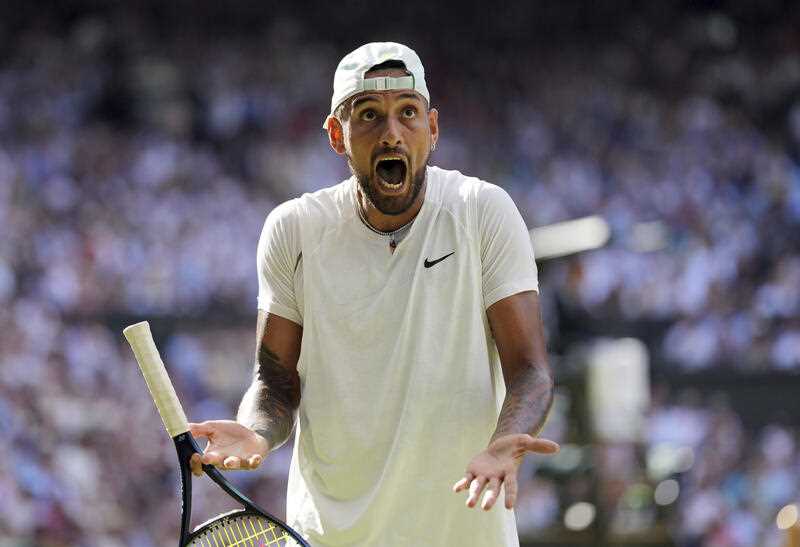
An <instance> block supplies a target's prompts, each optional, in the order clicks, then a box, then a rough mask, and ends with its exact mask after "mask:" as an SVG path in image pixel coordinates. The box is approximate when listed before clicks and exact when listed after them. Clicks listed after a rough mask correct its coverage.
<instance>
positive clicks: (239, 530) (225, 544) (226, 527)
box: [186, 515, 299, 547]
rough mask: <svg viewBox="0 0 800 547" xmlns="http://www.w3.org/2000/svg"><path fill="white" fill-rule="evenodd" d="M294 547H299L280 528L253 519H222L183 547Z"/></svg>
mask: <svg viewBox="0 0 800 547" xmlns="http://www.w3.org/2000/svg"><path fill="white" fill-rule="evenodd" d="M193 546H196V547H295V546H299V543H297V542H296V541H295V540H294V538H292V537H291V536H290V535H289V534H288V533H287V532H286V531H285V530H284V529H283V528H282V527H280V526H278V525H277V524H275V523H274V522H272V521H271V520H269V519H266V518H263V517H258V516H254V515H246V516H243V515H240V516H235V517H228V516H226V517H223V518H221V519H219V520H218V521H215V522H211V523H209V524H208V525H206V526H204V527H203V531H202V532H201V533H200V535H198V536H195V537H194V538H193V539H192V540H191V541H190V542H189V543H187V544H186V547H193Z"/></svg>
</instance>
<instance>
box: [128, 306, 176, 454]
mask: <svg viewBox="0 0 800 547" xmlns="http://www.w3.org/2000/svg"><path fill="white" fill-rule="evenodd" d="M122 334H124V335H125V338H126V339H127V340H128V343H129V344H130V345H131V349H133V354H134V355H135V356H136V361H137V362H138V363H139V368H140V369H142V376H144V381H145V382H146V383H147V387H148V388H149V389H150V395H152V396H153V401H154V402H155V404H156V408H157V409H158V413H159V414H161V420H162V421H163V422H164V427H166V428H167V433H169V436H170V437H173V438H174V437H177V436H178V435H180V434H182V433H186V432H187V431H189V424H188V423H187V422H186V414H184V412H183V407H182V406H181V403H180V401H179V400H178V396H177V395H176V394H175V388H174V387H173V386H172V382H171V381H170V379H169V376H168V375H167V369H166V368H164V362H163V361H162V360H161V356H160V355H159V354H158V348H157V347H156V343H155V341H154V340H153V334H152V333H151V332H150V324H149V323H148V322H147V321H142V322H141V323H136V324H135V325H130V326H129V327H126V328H125V329H124V330H123V331H122Z"/></svg>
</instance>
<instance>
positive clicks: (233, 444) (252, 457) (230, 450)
mask: <svg viewBox="0 0 800 547" xmlns="http://www.w3.org/2000/svg"><path fill="white" fill-rule="evenodd" d="M189 432H190V433H191V434H192V436H194V437H195V438H203V439H208V445H207V446H206V448H205V452H204V454H203V455H202V456H201V455H200V454H194V455H192V459H191V460H190V465H191V468H192V473H193V474H195V475H202V474H203V467H202V466H203V464H206V465H214V466H217V467H221V468H223V469H255V468H256V467H258V466H259V465H260V464H261V462H262V461H264V458H265V457H266V456H267V454H268V453H269V444H268V443H267V440H266V439H265V438H264V437H262V436H261V435H259V434H258V433H256V432H255V431H253V430H251V429H249V428H247V427H245V426H243V425H242V424H240V423H238V422H234V421H233V420H213V421H208V422H203V423H200V424H189Z"/></svg>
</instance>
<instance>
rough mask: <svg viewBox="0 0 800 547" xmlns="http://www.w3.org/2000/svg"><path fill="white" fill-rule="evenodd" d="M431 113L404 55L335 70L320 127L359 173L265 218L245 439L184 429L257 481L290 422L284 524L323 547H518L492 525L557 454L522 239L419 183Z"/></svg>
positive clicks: (434, 171) (484, 207) (449, 188)
mask: <svg viewBox="0 0 800 547" xmlns="http://www.w3.org/2000/svg"><path fill="white" fill-rule="evenodd" d="M429 101H430V96H429V93H428V89H427V87H426V83H425V74H424V69H423V67H422V63H421V62H420V60H419V57H417V55H416V53H415V52H414V51H412V50H411V49H409V48H408V47H406V46H403V45H401V44H396V43H371V44H366V45H364V46H362V47H360V48H358V49H356V50H355V51H353V52H352V53H350V54H349V55H347V56H345V57H344V58H343V59H342V61H341V62H340V63H339V66H338V68H337V70H336V74H335V77H334V91H333V98H332V101H331V113H330V115H329V116H328V118H327V119H326V120H325V125H324V128H325V129H326V131H327V133H328V138H329V141H330V145H331V147H332V148H333V150H334V151H335V152H336V153H337V154H340V155H343V156H345V157H346V158H347V162H348V164H349V166H350V169H351V171H352V173H353V176H352V177H351V178H350V179H348V180H345V181H344V182H341V183H340V184H338V185H336V186H333V187H331V188H326V189H323V190H320V191H318V192H315V193H313V194H306V195H303V196H302V197H300V198H297V199H294V200H291V201H288V202H286V203H284V204H282V205H280V206H279V207H277V208H276V209H275V210H273V211H272V212H271V213H270V214H269V216H268V218H267V221H266V223H265V225H264V230H263V232H262V234H261V240H260V242H259V247H258V259H257V260H258V274H259V283H260V289H259V299H258V303H259V316H258V317H259V320H258V327H257V330H258V349H257V362H256V369H255V378H254V380H253V383H252V385H251V386H250V388H249V389H248V390H247V392H246V393H245V395H244V398H243V400H242V403H241V406H240V408H239V413H238V416H237V422H233V421H214V422H205V423H203V424H192V428H191V430H192V433H193V434H194V435H196V436H199V437H206V438H208V439H209V444H208V446H207V447H206V452H205V454H204V455H203V457H202V462H203V463H208V464H214V465H217V466H220V467H223V468H225V469H242V468H245V469H253V468H255V467H257V466H258V465H259V463H260V462H261V461H262V459H263V458H264V457H265V456H266V455H267V454H268V453H269V451H270V450H273V449H275V448H277V447H278V446H280V445H281V444H282V443H283V442H285V441H286V439H287V438H288V437H289V435H290V434H291V432H292V429H293V427H294V425H295V416H297V418H298V420H297V433H296V436H295V445H294V454H293V458H292V465H291V470H290V474H289V487H288V502H287V522H288V524H289V525H290V526H292V527H294V528H295V529H297V530H298V531H299V532H300V533H301V534H302V535H303V536H304V537H307V538H308V539H309V541H310V543H311V544H312V545H314V546H315V547H316V546H326V547H328V546H330V547H333V546H344V545H347V546H353V545H358V546H373V545H376V546H382V547H387V546H397V547H408V546H411V545H426V546H448V547H449V546H457V547H464V546H476V547H477V546H480V547H489V546H491V547H496V546H516V545H518V539H517V534H516V527H515V522H514V515H513V512H512V511H509V510H503V509H502V508H497V509H495V510H494V511H491V509H492V507H493V506H494V505H495V503H496V502H497V500H498V497H499V495H500V492H501V489H502V490H504V491H505V498H504V505H505V507H506V508H507V509H511V508H512V507H513V506H514V502H515V500H516V496H517V469H518V467H519V464H520V463H521V461H522V458H523V456H524V455H525V454H526V453H528V452H539V453H545V454H549V453H553V452H555V451H557V450H558V445H557V444H555V443H553V442H552V441H547V440H544V439H537V438H536V437H535V435H536V434H537V433H538V432H539V431H540V429H541V428H542V426H543V424H544V421H545V418H546V415H547V412H548V410H549V407H550V404H551V401H552V379H551V376H550V372H549V368H548V365H547V361H546V351H545V344H544V341H543V334H542V324H541V319H540V315H539V301H538V293H537V291H538V280H537V274H536V265H535V262H534V256H533V251H532V248H531V244H530V239H529V236H528V232H527V229H526V227H525V224H524V222H523V220H522V218H521V217H520V215H519V212H518V211H517V209H516V207H515V206H514V204H513V202H512V201H511V199H510V198H509V196H508V194H507V193H506V192H505V191H503V190H502V189H500V188H499V187H497V186H494V185H491V184H488V183H486V182H482V181H480V180H478V179H474V178H470V177H466V176H464V175H462V174H461V173H459V172H457V171H445V170H442V169H439V168H436V167H431V166H428V160H429V158H430V154H431V152H432V151H433V150H434V149H435V147H436V141H437V139H438V137H439V126H438V112H437V111H436V109H434V108H430V104H429ZM200 461H201V458H200V457H199V456H197V455H195V456H194V459H193V462H192V465H193V470H194V472H195V473H198V474H199V473H200ZM465 466H466V470H465ZM459 478H460V480H457V479H459ZM456 480H457V482H456V484H455V485H453V482H454V481H456ZM451 490H454V491H455V492H460V491H462V490H468V492H469V494H468V497H467V501H466V505H467V507H468V508H472V507H475V506H476V505H477V504H478V503H479V502H480V505H481V507H482V509H483V511H479V512H477V513H476V512H474V511H470V510H469V509H465V508H464V507H463V504H462V502H461V501H460V500H459V499H458V497H457V496H454V495H453V493H452V491H451Z"/></svg>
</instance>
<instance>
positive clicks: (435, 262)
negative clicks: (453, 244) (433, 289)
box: [423, 251, 456, 268]
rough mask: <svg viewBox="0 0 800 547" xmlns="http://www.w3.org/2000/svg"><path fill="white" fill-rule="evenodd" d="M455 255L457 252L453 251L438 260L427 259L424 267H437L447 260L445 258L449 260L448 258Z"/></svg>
mask: <svg viewBox="0 0 800 547" xmlns="http://www.w3.org/2000/svg"><path fill="white" fill-rule="evenodd" d="M455 253H456V252H455V251H453V252H452V253H449V254H446V255H444V256H443V257H442V258H437V259H436V260H428V259H427V258H426V259H425V262H424V263H423V265H424V266H425V267H426V268H430V267H431V266H436V265H437V264H438V263H439V262H441V261H442V260H444V259H445V258H447V257H448V256H450V255H452V254H455Z"/></svg>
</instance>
